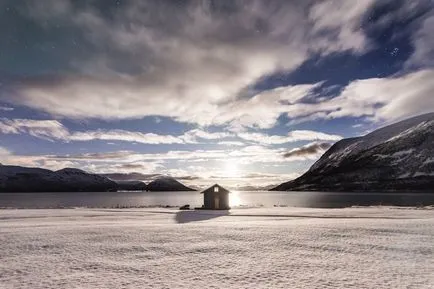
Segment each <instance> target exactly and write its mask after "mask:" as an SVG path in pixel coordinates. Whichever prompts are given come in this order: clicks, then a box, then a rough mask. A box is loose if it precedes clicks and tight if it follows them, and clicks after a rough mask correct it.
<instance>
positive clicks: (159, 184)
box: [146, 176, 194, 192]
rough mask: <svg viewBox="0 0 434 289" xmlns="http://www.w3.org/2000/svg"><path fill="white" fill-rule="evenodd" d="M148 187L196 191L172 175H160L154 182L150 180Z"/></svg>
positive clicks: (157, 189) (150, 188)
mask: <svg viewBox="0 0 434 289" xmlns="http://www.w3.org/2000/svg"><path fill="white" fill-rule="evenodd" d="M146 189H147V190H148V191H160V192H161V191H194V190H193V189H192V188H189V187H187V186H185V185H183V184H181V183H180V182H178V181H177V180H175V179H174V178H172V177H166V176H164V177H159V178H157V179H155V180H153V181H152V182H150V183H149V184H148V185H147V186H146Z"/></svg>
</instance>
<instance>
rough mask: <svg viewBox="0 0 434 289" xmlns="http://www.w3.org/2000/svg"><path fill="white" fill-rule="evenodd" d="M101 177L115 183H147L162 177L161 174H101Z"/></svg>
mask: <svg viewBox="0 0 434 289" xmlns="http://www.w3.org/2000/svg"><path fill="white" fill-rule="evenodd" d="M100 176H103V177H107V178H109V179H111V180H113V181H116V182H117V181H147V180H152V179H155V178H156V177H159V176H161V175H160V174H142V173H107V174H100Z"/></svg>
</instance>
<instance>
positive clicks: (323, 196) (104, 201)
mask: <svg viewBox="0 0 434 289" xmlns="http://www.w3.org/2000/svg"><path fill="white" fill-rule="evenodd" d="M185 204H189V205H190V206H191V207H200V206H201V205H202V204H203V196H202V195H201V194H200V193H199V192H92V193H82V192H73V193H0V208H5V207H6V208H59V207H104V208H107V207H146V206H149V207H153V206H182V205H185ZM230 205H231V206H232V207H237V206H253V207H258V206H264V207H273V206H297V207H318V208H339V207H349V206H357V205H359V206H371V205H394V206H421V205H425V206H426V205H434V194H419V193H400V194H395V193H332V192H268V191H254V192H253V191H248V192H246V191H243V192H232V193H231V194H230Z"/></svg>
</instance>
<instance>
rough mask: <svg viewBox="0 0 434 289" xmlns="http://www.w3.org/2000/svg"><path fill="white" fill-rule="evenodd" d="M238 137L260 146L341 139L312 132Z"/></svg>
mask: <svg viewBox="0 0 434 289" xmlns="http://www.w3.org/2000/svg"><path fill="white" fill-rule="evenodd" d="M238 137H240V138H242V139H244V140H247V141H252V142H257V143H261V144H273V145H276V144H284V143H290V142H297V141H312V140H328V141H338V140H340V139H342V137H341V136H339V135H334V134H326V133H323V132H318V131H312V130H294V131H290V132H289V133H288V135H287V136H282V135H267V134H263V133H249V132H245V133H239V134H238Z"/></svg>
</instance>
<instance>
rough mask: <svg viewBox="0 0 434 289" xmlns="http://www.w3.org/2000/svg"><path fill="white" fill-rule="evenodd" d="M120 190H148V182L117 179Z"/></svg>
mask: <svg viewBox="0 0 434 289" xmlns="http://www.w3.org/2000/svg"><path fill="white" fill-rule="evenodd" d="M115 182H116V184H117V185H118V191H146V183H144V182H141V181H115Z"/></svg>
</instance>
